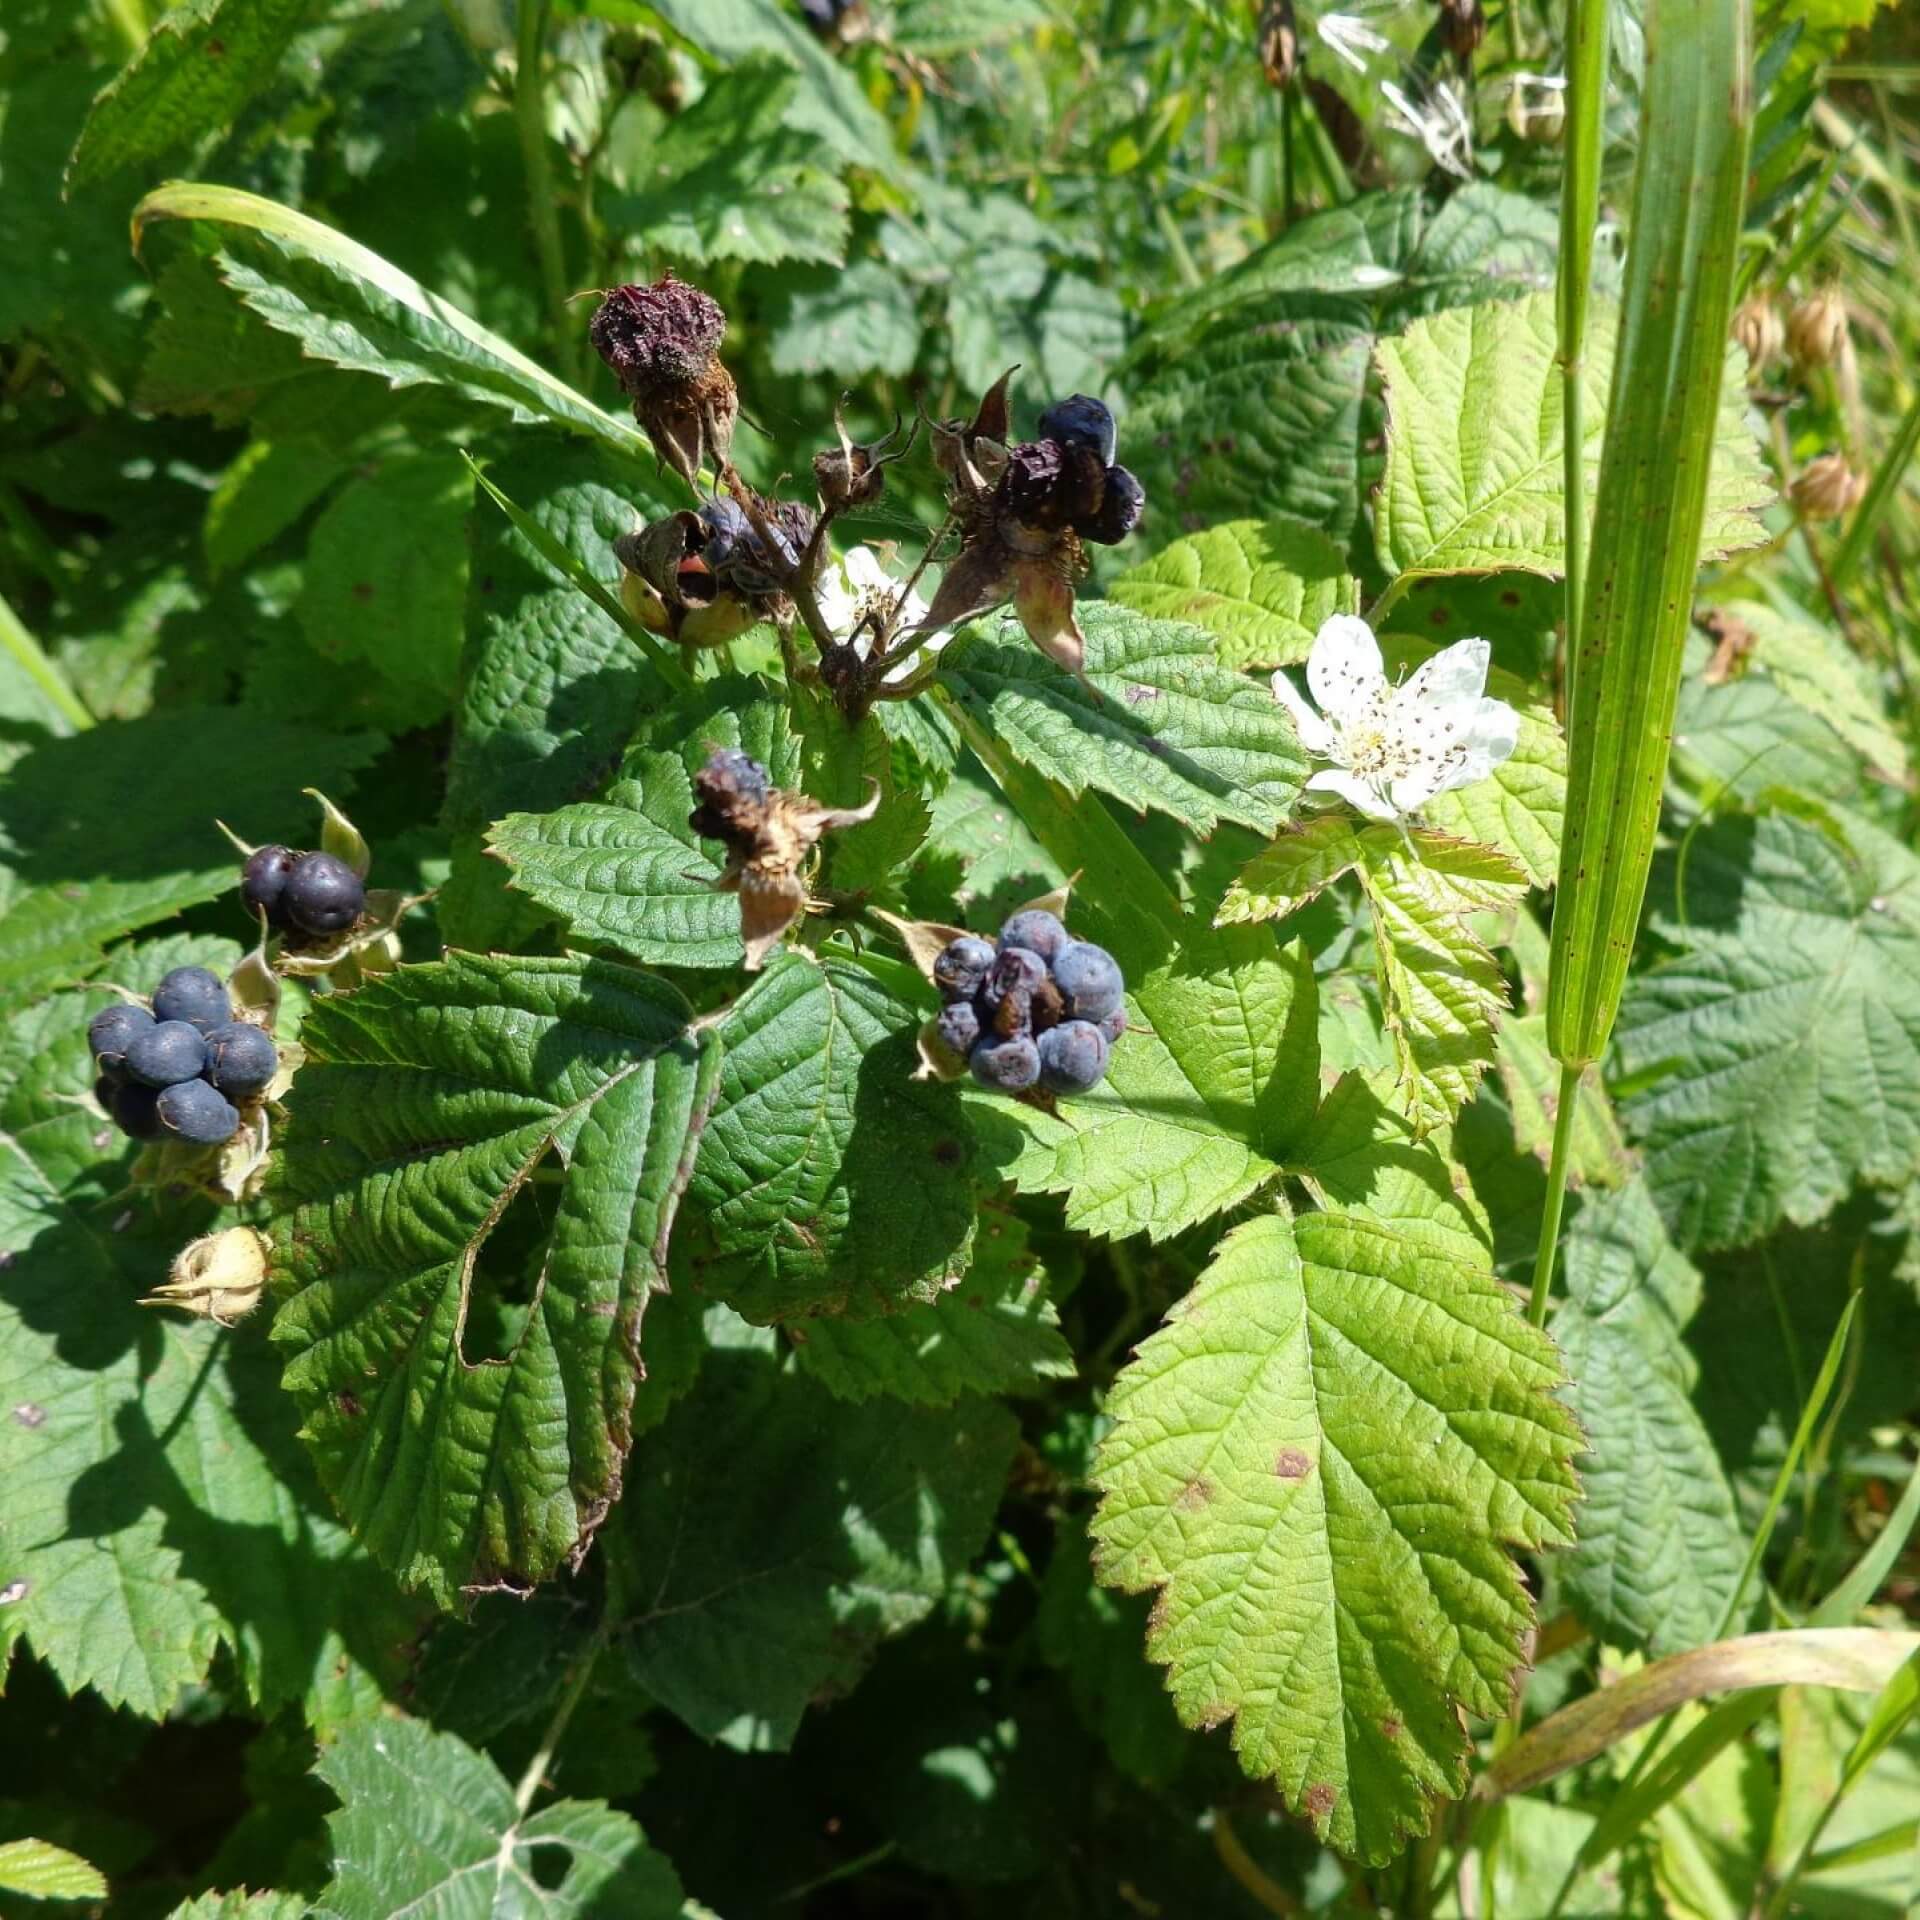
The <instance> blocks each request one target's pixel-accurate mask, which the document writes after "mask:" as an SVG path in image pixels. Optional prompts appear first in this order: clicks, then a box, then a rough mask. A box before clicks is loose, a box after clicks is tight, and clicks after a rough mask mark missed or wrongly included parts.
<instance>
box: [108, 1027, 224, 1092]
mask: <svg viewBox="0 0 1920 1920" xmlns="http://www.w3.org/2000/svg"><path fill="white" fill-rule="evenodd" d="M206 1064H207V1037H206V1035H205V1034H203V1033H202V1032H201V1031H200V1029H199V1028H198V1027H194V1026H189V1025H188V1024H187V1022H186V1021H184V1020H162V1021H160V1022H158V1023H157V1024H156V1025H154V1026H151V1027H149V1028H148V1029H147V1030H146V1032H145V1033H136V1034H135V1035H134V1036H133V1038H132V1039H131V1040H129V1041H128V1042H127V1077H128V1079H130V1080H138V1081H139V1082H140V1084H141V1085H142V1086H143V1087H171V1086H175V1085H177V1084H178V1083H179V1082H180V1081H182V1080H193V1079H197V1078H198V1077H199V1075H200V1071H201V1069H202V1068H204V1067H205V1066H206Z"/></svg>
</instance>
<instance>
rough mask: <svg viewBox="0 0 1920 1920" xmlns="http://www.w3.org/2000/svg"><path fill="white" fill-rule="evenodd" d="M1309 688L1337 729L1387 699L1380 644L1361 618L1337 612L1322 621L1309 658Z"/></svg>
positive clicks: (1370, 710)
mask: <svg viewBox="0 0 1920 1920" xmlns="http://www.w3.org/2000/svg"><path fill="white" fill-rule="evenodd" d="M1307 685H1308V686H1309V687H1310V688H1311V689H1312V690H1313V697H1314V700H1315V701H1316V703H1317V704H1318V705H1319V708H1320V711H1321V712H1322V713H1324V714H1325V715H1326V716H1327V718H1328V719H1329V720H1331V721H1332V722H1333V723H1334V725H1335V726H1337V727H1339V726H1345V725H1346V724H1347V722H1348V721H1349V720H1350V719H1358V718H1359V717H1360V716H1362V715H1363V714H1368V713H1371V712H1373V711H1374V710H1375V709H1376V708H1378V707H1379V706H1380V705H1381V703H1382V702H1383V701H1384V700H1385V699H1386V697H1387V676H1386V674H1385V672H1384V671H1383V670H1382V668H1381V664H1380V642H1379V641H1378V640H1376V639H1375V638H1374V637H1373V629H1372V628H1371V627H1370V626H1368V625H1367V623H1366V622H1365V621H1364V620H1362V619H1361V618H1359V616H1358V615H1356V614H1351V613H1336V614H1333V615H1332V616H1330V617H1329V618H1328V619H1326V620H1324V621H1322V622H1321V625H1320V631H1319V632H1318V633H1317V634H1315V635H1314V637H1313V651H1312V652H1311V653H1310V654H1309V655H1308V656H1307Z"/></svg>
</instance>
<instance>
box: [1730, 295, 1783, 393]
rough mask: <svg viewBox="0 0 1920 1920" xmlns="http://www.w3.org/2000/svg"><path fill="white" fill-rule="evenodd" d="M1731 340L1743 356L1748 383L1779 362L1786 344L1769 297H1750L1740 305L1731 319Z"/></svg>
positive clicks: (1772, 302) (1774, 306) (1777, 311)
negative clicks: (1735, 342)
mask: <svg viewBox="0 0 1920 1920" xmlns="http://www.w3.org/2000/svg"><path fill="white" fill-rule="evenodd" d="M1733 337H1734V338H1735V339H1736V340H1737V341H1739V343H1740V348H1741V351H1742V352H1743V353H1745V355H1746V356H1747V376H1748V378H1749V379H1757V378H1758V377H1759V375H1760V372H1761V370H1762V369H1763V368H1764V367H1766V366H1767V365H1768V364H1769V363H1771V362H1772V361H1775V360H1777V359H1779V357H1780V355H1781V352H1782V351H1783V350H1784V348H1785V347H1786V344H1787V328H1786V322H1785V321H1783V320H1782V319H1781V318H1780V309H1779V307H1778V306H1777V305H1776V304H1775V303H1774V301H1773V300H1772V298H1771V297H1770V296H1769V295H1767V294H1764V293H1753V294H1749V295H1748V296H1747V297H1746V299H1744V300H1743V301H1741V303H1740V305H1739V308H1738V310H1737V311H1736V312H1735V314H1734V316H1733Z"/></svg>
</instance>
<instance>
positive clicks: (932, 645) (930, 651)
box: [886, 608, 955, 687]
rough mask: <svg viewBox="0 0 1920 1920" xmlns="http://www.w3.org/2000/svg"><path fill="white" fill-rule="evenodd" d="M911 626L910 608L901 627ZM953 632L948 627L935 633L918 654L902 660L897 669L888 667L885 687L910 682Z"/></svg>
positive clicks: (911, 614) (950, 637)
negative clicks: (944, 630) (942, 631)
mask: <svg viewBox="0 0 1920 1920" xmlns="http://www.w3.org/2000/svg"><path fill="white" fill-rule="evenodd" d="M913 624H914V615H913V613H912V611H911V608H909V612H908V615H907V618H906V620H905V621H903V622H902V625H903V627H904V626H911V625H913ZM954 631H955V629H953V628H951V627H949V628H948V629H947V631H946V632H945V633H936V634H935V635H934V636H933V638H932V639H931V640H929V641H928V642H927V644H926V645H925V646H924V647H922V648H921V649H920V650H919V652H917V653H915V654H914V655H912V657H911V658H909V659H906V660H902V661H901V662H900V664H899V665H898V666H897V667H889V668H888V669H887V673H886V681H887V685H888V686H890V687H897V686H899V685H900V684H901V683H902V682H903V681H907V680H911V679H912V678H913V676H914V675H915V674H916V673H918V672H919V671H920V669H921V668H922V667H924V666H925V665H926V664H927V661H928V659H929V658H930V657H931V656H932V655H934V654H936V653H938V652H939V651H940V649H941V648H942V647H944V646H945V645H946V644H947V642H948V641H949V640H951V639H952V638H953V636H954Z"/></svg>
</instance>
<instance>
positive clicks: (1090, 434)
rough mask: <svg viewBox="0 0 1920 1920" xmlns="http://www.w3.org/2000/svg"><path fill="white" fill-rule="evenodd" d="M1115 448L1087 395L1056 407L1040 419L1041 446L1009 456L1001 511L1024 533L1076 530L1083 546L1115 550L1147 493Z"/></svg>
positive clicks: (1107, 421)
mask: <svg viewBox="0 0 1920 1920" xmlns="http://www.w3.org/2000/svg"><path fill="white" fill-rule="evenodd" d="M1118 447H1119V439H1118V435H1117V433H1116V432H1115V429H1114V424H1113V415H1112V414H1111V413H1109V412H1108V411H1107V408H1106V406H1105V404H1104V403H1103V402H1102V401H1099V400H1096V399H1094V398H1093V397H1092V395H1090V394H1085V393H1076V394H1071V395H1069V396H1068V397H1067V398H1066V399H1065V400H1056V401H1055V402H1054V403H1053V405H1052V406H1050V407H1049V408H1048V409H1047V410H1046V412H1045V413H1043V414H1042V415H1041V416H1040V438H1039V439H1038V440H1023V441H1022V442H1020V444H1019V445H1018V446H1014V447H1010V448H1009V449H1008V450H1007V470H1006V472H1005V473H1004V474H1003V475H1002V476H1001V478H1000V494H1001V504H1002V505H1003V506H1004V508H1005V509H1006V511H1007V512H1008V513H1010V514H1011V515H1012V516H1013V518H1014V519H1016V520H1018V521H1020V522H1021V524H1022V525H1024V526H1029V527H1039V528H1042V529H1044V530H1045V531H1047V532H1049V533H1058V532H1059V531H1061V530H1062V529H1063V528H1066V527H1071V528H1072V529H1073V530H1074V532H1075V533H1077V534H1078V535H1079V536H1080V537H1081V539H1083V540H1096V541H1098V542H1099V543H1100V544H1101V545H1102V546H1106V547H1115V546H1118V545H1119V544H1120V542H1121V541H1122V540H1124V539H1125V538H1126V537H1127V535H1128V534H1130V533H1131V532H1132V531H1133V530H1134V528H1135V527H1137V526H1138V525H1139V524H1140V517H1141V515H1142V514H1144V513H1145V512H1146V510H1147V496H1146V491H1145V489H1144V488H1143V487H1142V486H1141V485H1140V482H1139V481H1138V480H1136V479H1135V478H1134V477H1133V475H1132V474H1131V473H1129V472H1128V471H1127V469H1126V468H1125V467H1122V466H1117V465H1115V463H1114V454H1115V453H1116V452H1117V451H1118Z"/></svg>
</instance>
